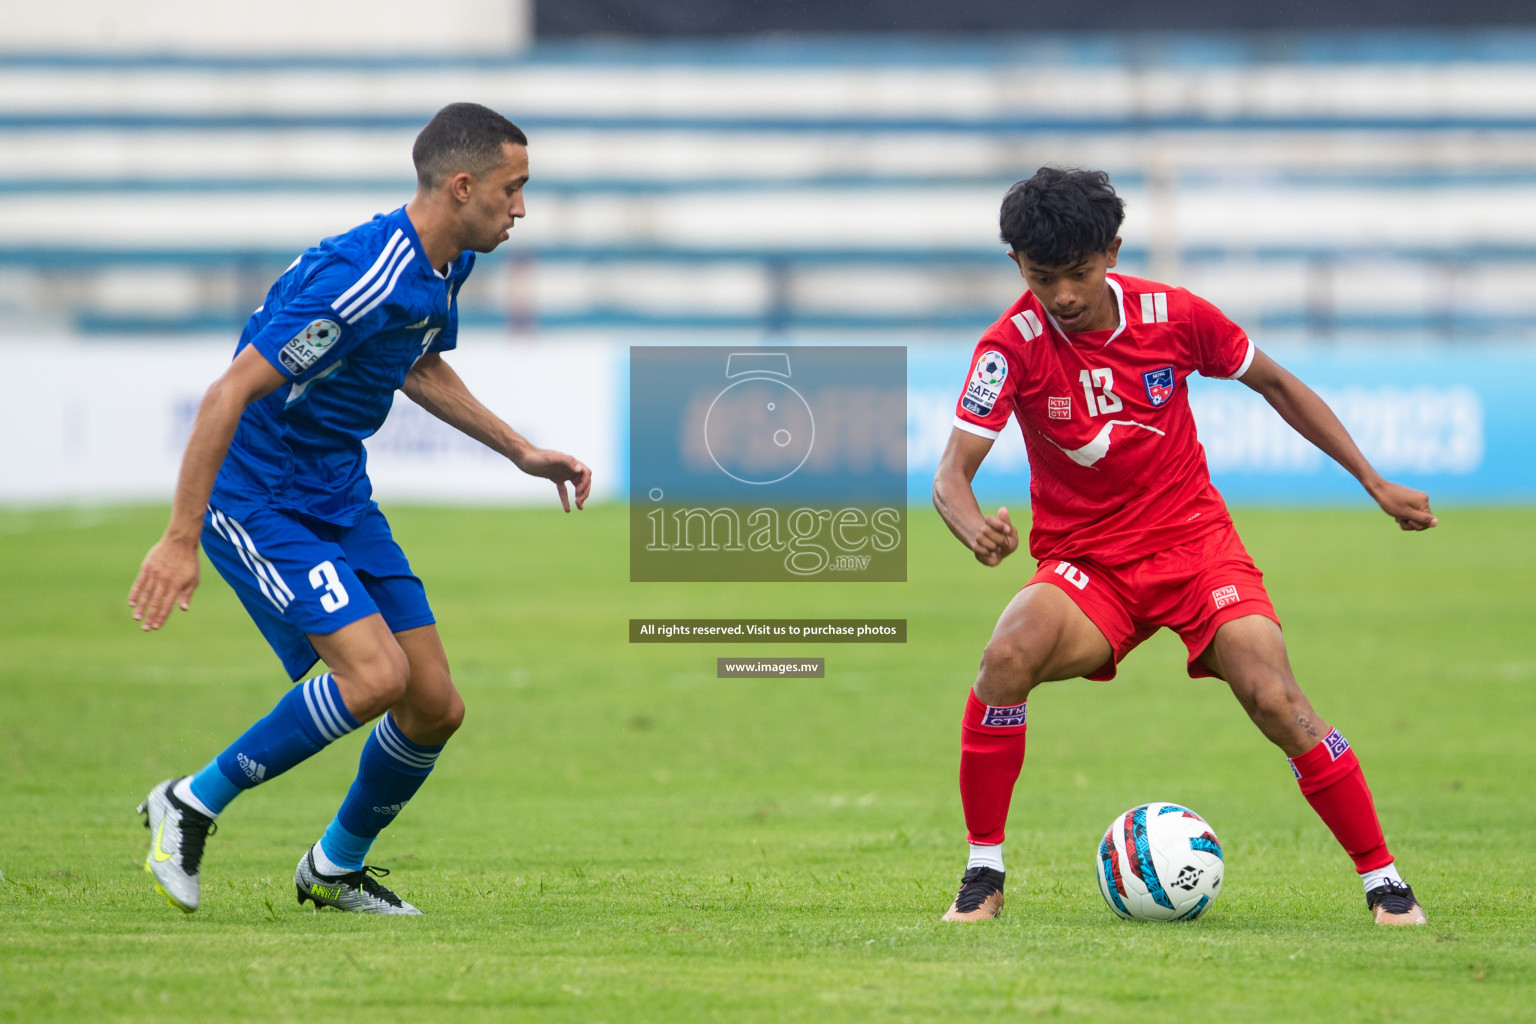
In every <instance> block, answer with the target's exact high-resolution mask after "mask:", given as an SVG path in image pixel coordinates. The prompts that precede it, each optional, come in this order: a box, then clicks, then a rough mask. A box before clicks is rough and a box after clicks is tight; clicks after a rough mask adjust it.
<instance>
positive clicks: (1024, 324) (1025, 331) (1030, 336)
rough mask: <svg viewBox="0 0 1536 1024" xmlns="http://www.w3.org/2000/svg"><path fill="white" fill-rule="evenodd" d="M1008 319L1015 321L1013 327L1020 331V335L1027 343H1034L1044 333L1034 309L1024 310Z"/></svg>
mask: <svg viewBox="0 0 1536 1024" xmlns="http://www.w3.org/2000/svg"><path fill="white" fill-rule="evenodd" d="M1008 319H1009V320H1012V321H1013V326H1015V327H1017V328H1018V329H1019V334H1021V335H1022V336H1023V338H1024V340H1025V341H1034V340H1035V339H1036V338H1038V337H1040V335H1041V334H1042V333H1043V332H1044V328H1043V327H1041V326H1040V318H1039V317H1037V316H1035V311H1034V310H1032V309H1026V310H1022V311H1020V312H1018V313H1015V314H1013V316H1011V317H1009V318H1008Z"/></svg>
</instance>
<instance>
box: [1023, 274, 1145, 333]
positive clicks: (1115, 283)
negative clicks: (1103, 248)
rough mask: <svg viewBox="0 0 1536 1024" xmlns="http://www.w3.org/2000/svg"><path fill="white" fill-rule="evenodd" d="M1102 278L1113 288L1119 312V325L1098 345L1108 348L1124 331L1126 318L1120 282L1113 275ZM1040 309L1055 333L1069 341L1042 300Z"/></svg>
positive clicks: (1122, 289) (1123, 290)
mask: <svg viewBox="0 0 1536 1024" xmlns="http://www.w3.org/2000/svg"><path fill="white" fill-rule="evenodd" d="M1104 280H1105V282H1106V283H1107V284H1108V285H1109V286H1110V288H1112V289H1114V292H1115V311H1116V312H1118V313H1119V314H1120V323H1119V326H1117V327H1116V328H1115V329H1114V332H1113V333H1111V334H1110V336H1109V338H1108V340H1106V341H1105V342H1104V344H1103V345H1100V346H1099V347H1100V348H1108V347H1109V343H1110V342H1112V341H1114V340H1115V339H1116V338H1118V337H1120V335H1122V334H1124V333H1125V325H1126V319H1125V289H1124V288H1122V287H1121V286H1120V282H1119V281H1116V280H1115V279H1114V278H1113V277H1110V276H1109V275H1108V274H1106V275H1104ZM1040 309H1041V311H1042V312H1044V313H1045V316H1046V319H1048V320H1050V322H1051V326H1052V327H1054V328H1056V333H1057V334H1059V335H1061V337H1062V340H1063V341H1069V342H1070V341H1071V340H1072V339H1071V338H1069V337H1067V332H1066V331H1065V330H1063V329H1062V326H1061V324H1059V323H1057V322H1056V318H1055V317H1053V316H1051V314H1050V311H1049V310H1047V309H1046V308H1045V303H1043V302H1042V303H1040Z"/></svg>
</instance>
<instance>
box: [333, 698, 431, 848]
mask: <svg viewBox="0 0 1536 1024" xmlns="http://www.w3.org/2000/svg"><path fill="white" fill-rule="evenodd" d="M442 750H443V748H442V746H436V747H427V746H423V745H422V744H420V743H413V742H412V741H411V740H408V739H406V738H405V734H404V733H403V732H401V731H400V727H399V726H398V725H396V724H395V721H394V717H393V716H392V715H390V714H387V713H386V714H384V715H381V716H380V717H379V724H378V725H376V726H374V728H373V732H372V734H370V735H369V737H368V742H366V743H364V744H363V756H362V759H361V761H360V762H359V764H358V766H357V779H356V780H355V781H354V782H353V783H352V789H351V790H350V791H349V792H348V793H347V798H346V799H345V800H343V801H342V803H341V810H339V811H337V812H336V819H335V820H334V821H332V822H331V824H330V827H329V828H327V829H326V830H325V835H323V836H321V837H320V849H321V850H323V851H324V852H325V855H326V857H328V858H330V860H331V862H332V863H334V864H335V865H336V866H337V867H341V868H346V869H347V870H348V871H361V870H362V867H363V858H364V857H366V856H367V855H368V848H369V847H370V846H372V845H373V841H374V839H376V838H377V837H378V835H379V833H380V832H382V831H384V827H385V826H386V825H388V824H389V823H390V822H392V821H394V820H395V816H396V815H398V814H399V813H400V812H401V811H402V810H404V809H405V805H406V803H407V802H409V801H410V799H411V797H413V796H415V795H416V791H417V790H418V789H420V788H421V784H422V783H423V782H426V781H427V776H428V775H430V774H431V773H432V766H433V765H434V764H436V763H437V755H438V754H440V753H442Z"/></svg>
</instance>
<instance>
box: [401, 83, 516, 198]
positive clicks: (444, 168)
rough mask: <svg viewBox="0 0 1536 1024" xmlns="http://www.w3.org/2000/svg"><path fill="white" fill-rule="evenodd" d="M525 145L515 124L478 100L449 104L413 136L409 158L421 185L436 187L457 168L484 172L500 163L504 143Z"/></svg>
mask: <svg viewBox="0 0 1536 1024" xmlns="http://www.w3.org/2000/svg"><path fill="white" fill-rule="evenodd" d="M507 142H510V143H513V144H514V145H518V146H526V145H528V136H527V135H524V134H523V130H522V129H521V128H519V127H518V126H517V125H515V124H513V123H512V122H511V121H508V120H507V119H506V118H504V117H502V116H501V115H500V114H498V113H496V111H494V110H492V109H491V108H490V107H482V106H481V105H480V104H478V103H450V104H448V105H447V106H446V107H444V108H443V109H442V110H439V111H438V112H437V113H436V114H433V115H432V120H430V121H428V122H427V126H426V127H425V128H423V129H422V130H421V134H420V135H417V136H416V144H415V145H414V146H412V147H411V160H412V161H413V162H414V163H415V164H416V181H417V184H419V185H420V186H421V187H422V188H436V187H437V186H438V185H441V184H442V183H443V182H444V181H445V180H446V179H447V178H448V177H449V175H453V174H457V173H459V172H460V171H468V172H469V173H470V174H483V173H484V172H486V171H488V170H490V169H491V168H492V167H495V166H496V165H497V164H499V163H501V159H502V153H501V147H502V144H503V143H507Z"/></svg>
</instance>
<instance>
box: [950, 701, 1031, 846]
mask: <svg viewBox="0 0 1536 1024" xmlns="http://www.w3.org/2000/svg"><path fill="white" fill-rule="evenodd" d="M1028 706H1029V705H1028V703H1027V702H1026V703H1024V704H1019V705H1016V706H1014V707H1006V708H995V707H991V706H989V705H986V704H983V703H982V702H981V701H979V700H977V699H976V694H975V693H971V694H968V695H967V696H966V700H965V717H964V718H963V719H962V720H961V723H960V805H961V806H962V807H963V808H965V828H966V831H967V832H968V833H969V835H968V836H967V837H966V838H967V840H968V841H970V842H972V843H983V844H996V843H1001V842H1002V841H1003V826H1004V825H1006V824H1007V823H1008V803H1009V801H1011V800H1012V799H1013V784H1014V783H1015V782H1017V781H1018V779H1019V769H1020V768H1022V767H1024V732H1025V729H1026V728H1027V727H1026V726H1025V724H1024V709H1025V708H1026V707H1028Z"/></svg>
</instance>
